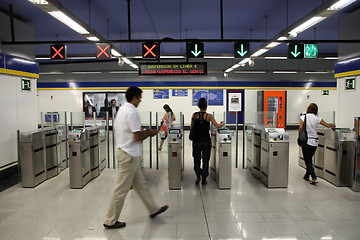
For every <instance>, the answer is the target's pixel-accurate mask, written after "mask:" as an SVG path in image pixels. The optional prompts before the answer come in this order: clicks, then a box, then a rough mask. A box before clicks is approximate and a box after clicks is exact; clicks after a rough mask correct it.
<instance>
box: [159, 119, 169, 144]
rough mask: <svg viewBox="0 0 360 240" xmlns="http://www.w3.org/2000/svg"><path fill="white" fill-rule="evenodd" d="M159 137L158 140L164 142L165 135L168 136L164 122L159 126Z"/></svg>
mask: <svg viewBox="0 0 360 240" xmlns="http://www.w3.org/2000/svg"><path fill="white" fill-rule="evenodd" d="M159 135H160V138H161V139H163V140H165V139H166V137H167V135H168V131H167V127H166V123H165V122H164V123H163V124H162V125H161V128H160V131H159Z"/></svg>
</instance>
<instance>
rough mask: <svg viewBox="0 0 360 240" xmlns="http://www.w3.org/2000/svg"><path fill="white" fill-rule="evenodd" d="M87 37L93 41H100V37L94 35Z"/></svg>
mask: <svg viewBox="0 0 360 240" xmlns="http://www.w3.org/2000/svg"><path fill="white" fill-rule="evenodd" d="M86 38H87V39H89V40H90V41H93V42H98V41H100V39H98V38H97V37H94V36H91V37H86Z"/></svg>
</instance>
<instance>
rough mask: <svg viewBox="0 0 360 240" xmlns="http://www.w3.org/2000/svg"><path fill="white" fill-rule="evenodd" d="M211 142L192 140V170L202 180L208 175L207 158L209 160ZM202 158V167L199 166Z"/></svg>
mask: <svg viewBox="0 0 360 240" xmlns="http://www.w3.org/2000/svg"><path fill="white" fill-rule="evenodd" d="M210 151H211V142H210V141H208V142H193V158H194V171H195V174H196V177H197V178H198V179H200V176H201V177H202V179H203V181H204V180H205V179H206V177H207V176H209V160H210ZM201 159H202V163H203V164H202V169H201V167H200V165H201Z"/></svg>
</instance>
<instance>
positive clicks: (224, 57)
mask: <svg viewBox="0 0 360 240" xmlns="http://www.w3.org/2000/svg"><path fill="white" fill-rule="evenodd" d="M204 58H216V59H230V58H234V57H233V56H232V57H231V56H204Z"/></svg>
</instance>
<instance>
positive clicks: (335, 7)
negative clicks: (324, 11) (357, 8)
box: [328, 0, 356, 10]
mask: <svg viewBox="0 0 360 240" xmlns="http://www.w3.org/2000/svg"><path fill="white" fill-rule="evenodd" d="M353 2H356V0H340V1H338V2H337V3H335V4H333V5H332V6H331V7H329V8H328V10H340V9H343V8H345V7H347V6H349V5H350V4H352V3H353Z"/></svg>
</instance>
